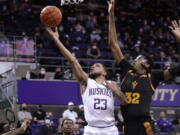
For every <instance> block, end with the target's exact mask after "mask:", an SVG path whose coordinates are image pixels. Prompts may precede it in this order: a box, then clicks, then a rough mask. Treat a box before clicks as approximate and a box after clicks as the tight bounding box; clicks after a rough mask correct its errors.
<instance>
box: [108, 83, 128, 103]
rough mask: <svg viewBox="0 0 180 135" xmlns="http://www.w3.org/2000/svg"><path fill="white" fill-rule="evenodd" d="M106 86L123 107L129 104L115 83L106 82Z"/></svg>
mask: <svg viewBox="0 0 180 135" xmlns="http://www.w3.org/2000/svg"><path fill="white" fill-rule="evenodd" d="M105 86H106V88H108V89H109V90H111V91H112V92H113V93H114V95H115V96H116V97H117V98H118V99H119V101H120V103H121V105H126V104H127V99H126V96H125V95H124V93H123V92H122V91H121V90H120V87H119V86H118V85H117V84H116V83H115V82H114V81H111V82H108V81H106V84H105Z"/></svg>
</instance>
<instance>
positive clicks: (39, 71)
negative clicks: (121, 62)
mask: <svg viewBox="0 0 180 135" xmlns="http://www.w3.org/2000/svg"><path fill="white" fill-rule="evenodd" d="M47 5H55V6H57V7H59V8H60V9H61V11H62V15H63V19H62V23H61V25H60V26H59V28H58V31H59V33H60V39H61V41H62V42H63V43H64V45H65V46H66V47H67V48H68V49H69V50H70V51H71V52H72V54H73V55H74V56H76V58H78V60H79V62H80V64H81V65H83V69H84V70H85V71H87V72H88V71H89V67H90V65H92V64H93V63H95V62H101V63H103V64H104V65H105V66H106V67H107V68H108V70H109V73H110V74H109V78H113V80H115V81H117V82H119V80H120V79H121V76H120V75H119V74H116V70H119V69H116V68H115V62H114V58H113V54H112V53H111V51H110V49H109V47H108V41H107V40H108V13H107V1H106V0H84V2H83V3H81V4H78V5H66V6H60V1H59V0H0V123H4V122H9V123H10V124H12V125H13V126H16V125H18V123H19V122H20V121H21V120H20V118H19V117H18V113H19V112H20V111H22V108H23V107H21V104H23V103H26V104H28V105H27V106H28V110H27V111H28V112H30V116H32V117H37V113H36V112H38V110H40V112H41V113H43V114H44V116H42V118H40V120H39V121H41V122H39V121H38V120H35V119H34V121H33V122H32V124H31V126H30V127H31V129H30V130H31V133H27V134H32V135H41V133H40V130H41V127H42V126H43V125H46V124H49V122H48V121H47V119H50V121H51V122H50V123H51V126H52V127H53V128H52V129H49V130H50V131H48V132H46V133H49V134H52V135H53V134H56V133H57V129H58V125H59V123H60V122H59V119H61V118H62V117H63V115H62V114H63V112H64V110H66V109H67V106H72V105H73V104H75V107H74V110H75V111H76V112H77V114H79V116H78V118H79V119H81V117H83V116H82V114H81V111H80V110H81V107H82V106H79V105H81V104H82V101H81V97H80V93H79V86H78V84H77V83H76V81H75V77H74V75H73V73H72V71H71V69H70V68H69V65H68V62H67V61H66V60H65V59H64V57H63V56H62V55H61V54H60V53H59V51H58V49H57V47H56V46H55V45H54V42H53V41H52V40H50V38H49V36H48V34H47V32H46V31H45V29H44V27H43V26H42V24H41V23H40V20H39V14H40V11H41V9H42V8H43V7H45V6H47ZM179 13H180V1H179V0H151V1H149V0H117V1H116V10H115V15H116V23H117V32H118V40H119V42H121V44H122V46H121V48H122V49H123V52H124V54H125V57H126V59H127V60H128V61H132V60H133V59H134V58H135V57H136V55H137V53H139V52H147V53H148V54H150V56H151V58H152V59H153V60H154V61H155V66H154V68H153V70H163V69H168V68H170V67H173V66H175V65H177V63H178V62H180V61H179V60H180V43H177V42H176V40H175V38H174V36H173V35H172V34H171V33H170V31H169V29H168V25H169V24H170V21H171V20H173V19H177V18H178V17H179ZM68 104H69V105H68ZM116 105H117V106H116V110H117V111H115V114H116V118H117V124H118V127H119V130H120V131H121V130H122V129H121V125H122V118H121V114H120V112H119V111H118V108H119V106H118V105H119V104H118V103H117V102H116ZM45 112H46V113H45ZM163 112H164V113H165V114H164V113H163ZM151 114H152V117H153V118H154V120H155V121H158V120H159V119H160V117H167V121H168V124H167V123H166V125H165V126H164V129H163V130H162V131H161V130H160V128H161V126H162V125H158V122H157V125H156V127H157V132H158V133H159V134H165V135H171V134H172V135H179V134H180V76H177V77H176V78H175V79H174V80H171V81H168V82H161V84H160V86H159V88H158V89H157V91H156V93H155V95H154V97H153V103H152V110H151ZM160 115H161V116H160ZM165 115H166V116H165ZM39 123H41V124H42V125H41V124H39ZM77 123H78V122H77ZM79 125H80V126H79V127H78V128H77V133H76V134H77V135H78V134H82V133H83V126H84V124H82V123H79ZM160 132H161V133H160ZM43 135H45V133H44V134H43Z"/></svg>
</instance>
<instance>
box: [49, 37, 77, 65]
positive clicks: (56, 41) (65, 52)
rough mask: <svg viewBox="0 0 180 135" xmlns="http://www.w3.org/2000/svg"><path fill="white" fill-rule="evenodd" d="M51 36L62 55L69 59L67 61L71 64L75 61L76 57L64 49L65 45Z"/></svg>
mask: <svg viewBox="0 0 180 135" xmlns="http://www.w3.org/2000/svg"><path fill="white" fill-rule="evenodd" d="M52 38H53V40H54V42H55V44H56V45H57V47H58V48H59V50H60V52H61V53H62V55H63V56H64V57H65V58H66V59H67V60H68V61H69V63H70V64H71V63H73V62H75V61H76V58H75V57H74V56H72V54H71V53H70V52H69V50H67V49H66V47H64V45H63V44H62V42H61V41H60V40H59V39H58V38H56V37H52Z"/></svg>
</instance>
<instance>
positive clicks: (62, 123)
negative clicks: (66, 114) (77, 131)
mask: <svg viewBox="0 0 180 135" xmlns="http://www.w3.org/2000/svg"><path fill="white" fill-rule="evenodd" d="M66 120H70V121H72V123H73V120H71V119H68V118H65V119H63V121H62V123H61V127H63V125H64V122H65V121H66Z"/></svg>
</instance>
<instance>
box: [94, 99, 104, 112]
mask: <svg viewBox="0 0 180 135" xmlns="http://www.w3.org/2000/svg"><path fill="white" fill-rule="evenodd" d="M94 109H96V110H106V109H107V99H99V98H95V99H94Z"/></svg>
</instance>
